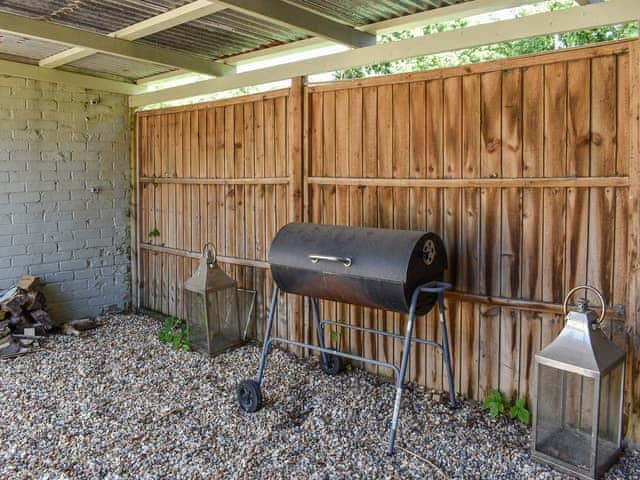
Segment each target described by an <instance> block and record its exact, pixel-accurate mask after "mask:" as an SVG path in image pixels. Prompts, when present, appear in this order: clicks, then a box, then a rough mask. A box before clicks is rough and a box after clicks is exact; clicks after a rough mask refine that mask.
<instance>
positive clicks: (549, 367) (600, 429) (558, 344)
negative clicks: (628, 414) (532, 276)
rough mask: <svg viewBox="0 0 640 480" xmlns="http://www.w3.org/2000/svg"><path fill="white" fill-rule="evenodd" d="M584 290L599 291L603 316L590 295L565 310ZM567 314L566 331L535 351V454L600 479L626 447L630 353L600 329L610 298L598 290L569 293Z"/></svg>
mask: <svg viewBox="0 0 640 480" xmlns="http://www.w3.org/2000/svg"><path fill="white" fill-rule="evenodd" d="M581 289H585V290H591V291H593V292H595V293H596V294H597V296H598V298H599V300H600V302H601V303H602V313H601V315H600V318H599V319H597V317H596V314H595V312H594V311H593V310H591V309H590V308H589V304H588V302H587V300H586V298H584V299H581V300H580V301H579V302H578V310H577V311H572V312H569V314H567V313H566V312H567V302H568V301H569V298H570V297H571V295H573V294H574V293H575V292H576V291H578V290H581ZM564 312H565V315H566V324H565V327H564V329H563V330H562V332H560V335H559V336H558V337H557V338H556V339H555V340H554V341H553V342H552V343H551V344H550V345H548V346H547V347H546V348H545V349H544V350H542V351H541V352H539V353H538V354H536V387H535V405H534V414H533V445H532V450H533V451H532V456H533V458H534V459H536V460H539V461H541V462H543V463H547V464H549V465H552V466H554V467H556V468H558V469H559V470H562V471H565V472H567V473H571V474H573V475H575V476H577V477H579V478H582V479H595V478H598V477H599V476H600V475H602V474H603V473H604V472H605V471H606V470H607V469H608V468H609V467H610V466H611V465H612V464H613V463H615V461H616V460H617V458H618V456H619V454H620V451H621V441H622V407H623V405H622V400H623V399H622V397H623V387H624V360H625V352H624V351H623V350H621V349H620V348H618V347H617V346H616V345H614V344H613V343H612V342H611V341H610V340H609V339H608V338H607V337H606V336H605V335H604V333H603V332H602V329H601V328H600V327H601V325H602V320H603V319H604V314H605V302H604V299H603V298H602V295H601V294H600V292H598V290H596V289H595V288H593V287H589V286H580V287H576V288H573V289H572V290H571V291H569V293H568V294H567V297H566V298H565V301H564Z"/></svg>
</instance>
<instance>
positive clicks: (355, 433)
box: [0, 315, 640, 479]
mask: <svg viewBox="0 0 640 480" xmlns="http://www.w3.org/2000/svg"><path fill="white" fill-rule="evenodd" d="M159 325H160V324H159V322H158V321H156V320H154V319H151V318H149V317H139V316H125V315H121V316H114V317H111V318H109V319H108V324H107V325H106V326H104V327H102V328H100V329H99V330H95V331H93V332H92V333H91V334H90V335H89V336H88V337H86V338H75V337H63V336H56V337H53V338H51V339H49V340H47V342H46V344H45V348H46V349H45V350H43V351H41V352H39V353H37V354H33V355H29V356H25V357H22V358H19V359H15V360H11V361H0V399H1V400H0V401H1V402H2V413H1V414H0V419H1V420H2V422H1V424H0V478H1V479H14V478H39V479H65V478H69V479H71V478H74V479H75V478H79V479H85V478H87V479H93V478H100V479H120V478H132V479H133V478H135V479H138V478H140V479H142V478H150V479H151V478H176V479H177V478H181V479H182V478H185V479H191V478H193V479H199V478H225V479H226V478H265V479H266V478H287V479H289V478H300V479H306V478H370V479H377V478H403V479H404V478H434V479H437V478H441V479H444V478H482V479H485V478H497V479H498V478H499V479H506V478H509V479H511V478H514V479H515V478H518V479H519V478H544V479H547V478H554V479H556V478H558V479H560V478H568V477H563V476H562V475H560V474H558V473H556V472H553V471H552V470H550V469H548V468H545V467H542V466H539V465H537V464H535V463H533V462H532V461H531V459H530V457H529V453H528V442H529V431H528V429H526V428H524V427H522V426H520V425H518V424H516V423H514V422H512V421H510V420H508V419H506V418H501V419H498V420H493V419H491V418H489V416H488V415H486V414H485V413H484V412H483V411H482V410H481V409H480V408H479V406H478V404H477V403H475V402H465V403H463V405H462V407H461V408H459V409H457V410H454V411H451V410H449V408H448V407H447V405H446V404H445V403H443V401H440V400H439V399H438V397H439V396H438V395H433V394H432V393H431V392H428V391H426V392H425V391H423V390H422V389H418V388H410V389H409V390H408V391H406V392H407V393H406V396H405V401H404V403H403V409H402V415H401V420H400V431H399V437H398V441H397V445H398V446H400V447H404V448H406V449H409V450H410V451H412V452H415V453H417V454H418V455H419V457H421V458H419V457H416V456H414V455H413V454H411V453H409V452H407V451H405V450H398V451H397V453H396V454H395V455H394V456H392V457H387V456H386V455H384V453H383V452H384V447H385V443H386V439H387V434H388V427H389V420H390V412H391V403H392V401H393V397H394V388H393V386H392V385H390V384H389V383H386V382H384V381H382V380H381V379H379V378H377V377H375V376H373V375H370V374H368V373H366V372H362V371H359V370H351V371H349V372H344V373H342V374H340V375H339V376H337V377H329V376H327V375H325V374H324V373H322V372H321V371H320V370H319V368H317V366H316V365H314V364H313V363H311V362H301V361H298V360H296V359H295V358H294V357H292V356H291V355H289V354H287V353H284V352H282V351H278V350H274V351H273V352H272V354H271V355H270V357H269V361H268V364H267V371H266V372H267V373H266V377H265V381H264V384H263V394H264V396H265V402H264V403H265V404H266V405H265V406H264V407H263V409H262V410H260V411H259V412H257V413H255V414H252V415H248V414H244V413H241V412H240V411H239V409H238V407H237V406H236V402H235V388H236V384H237V382H238V381H239V380H241V379H244V378H247V377H250V376H253V375H254V374H255V371H256V367H257V363H258V355H259V348H258V347H256V346H246V347H243V348H241V349H238V350H235V351H233V352H231V353H228V354H224V355H221V356H218V357H217V358H215V359H213V360H208V359H206V358H204V357H202V356H200V355H198V354H194V353H188V352H178V351H173V350H172V349H171V348H170V347H169V346H167V345H164V344H161V343H159V342H158V341H157V340H156V333H157V330H158V328H159ZM606 478H609V479H613V478H626V479H640V452H638V451H633V452H627V453H626V454H625V455H624V456H623V458H622V460H621V461H620V463H619V464H618V465H617V466H615V467H614V468H613V469H612V470H611V471H610V472H609V474H608V475H607V477H606Z"/></svg>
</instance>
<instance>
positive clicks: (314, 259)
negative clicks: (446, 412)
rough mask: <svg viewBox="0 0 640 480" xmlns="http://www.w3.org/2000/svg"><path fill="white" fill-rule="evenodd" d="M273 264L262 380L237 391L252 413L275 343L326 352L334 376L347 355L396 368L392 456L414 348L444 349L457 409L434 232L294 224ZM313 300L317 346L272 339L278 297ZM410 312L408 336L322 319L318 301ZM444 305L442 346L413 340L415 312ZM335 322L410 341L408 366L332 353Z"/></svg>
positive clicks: (442, 265)
mask: <svg viewBox="0 0 640 480" xmlns="http://www.w3.org/2000/svg"><path fill="white" fill-rule="evenodd" d="M269 264H270V266H271V273H272V275H273V280H274V282H275V284H276V288H275V289H274V294H273V297H272V300H271V308H270V310H269V317H268V322H267V330H266V332H265V339H264V346H263V350H262V355H261V358H260V366H259V369H258V377H257V379H256V380H255V381H254V380H245V381H243V382H242V383H241V384H240V386H239V387H238V401H239V404H240V406H241V408H242V409H243V410H245V411H248V412H253V411H256V410H257V409H258V408H259V407H260V402H261V392H260V384H261V382H262V378H263V374H264V366H265V362H266V356H267V354H268V350H269V346H270V345H271V343H273V342H274V341H277V342H280V343H285V344H289V345H295V346H299V347H302V348H310V349H313V350H317V351H320V354H321V358H320V360H321V361H320V366H321V367H322V369H323V370H324V371H325V372H327V373H329V374H336V373H338V372H339V371H340V368H341V362H340V357H342V358H348V359H351V360H357V361H363V362H368V363H373V364H376V365H379V366H383V367H387V368H390V369H392V370H393V371H394V373H395V374H396V387H397V394H396V402H395V407H394V411H393V419H392V426H391V436H390V440H389V446H388V450H387V451H388V452H389V453H392V451H393V444H394V440H395V434H396V429H397V422H398V415H399V408H400V399H401V395H402V386H403V380H404V376H405V373H406V366H407V360H408V356H409V350H410V348H411V343H412V342H416V343H422V344H426V345H431V346H435V347H437V348H440V350H441V351H442V354H443V360H444V363H445V365H446V368H447V374H448V376H449V391H450V399H451V405H452V406H455V404H456V403H455V395H454V393H453V392H454V391H453V373H452V369H451V363H450V356H449V349H448V340H447V329H446V322H445V317H444V300H443V293H444V291H445V290H447V289H448V288H450V285H449V284H447V283H443V282H442V278H443V275H444V271H445V270H446V268H447V254H446V249H445V246H444V243H443V242H442V239H441V238H440V237H439V236H438V235H436V234H435V233H426V232H419V231H410V230H391V229H383V228H361V227H348V226H337V225H320V224H313V223H290V224H288V225H285V226H284V227H282V228H281V229H280V230H279V231H278V233H277V234H276V236H275V238H274V239H273V242H272V243H271V249H270V251H269ZM280 290H282V291H284V292H287V293H293V294H297V295H302V296H305V297H308V298H309V299H310V303H311V308H312V313H313V317H314V320H315V323H316V329H317V333H318V343H319V346H317V345H310V344H304V343H300V342H296V341H293V340H290V339H285V338H278V337H271V327H272V324H273V318H274V312H275V309H276V308H277V296H278V292H279V291H280ZM318 298H321V299H326V300H335V301H338V302H344V303H350V304H355V305H362V306H365V307H372V308H379V309H383V310H389V311H393V312H400V313H407V314H409V319H408V321H407V329H406V333H405V334H404V335H399V334H396V333H393V332H387V331H383V330H377V329H371V328H365V327H359V326H354V325H350V324H345V323H342V322H334V321H330V320H321V319H320V317H319V312H318V305H317V301H316V299H318ZM435 304H438V307H439V314H440V322H441V329H442V330H441V331H442V343H438V342H435V341H432V340H426V339H419V338H412V335H413V324H414V320H415V316H416V315H423V314H425V313H427V312H429V310H431V309H432V308H433V306H434V305H435ZM325 325H335V326H340V327H344V328H350V329H355V330H360V331H364V332H368V333H373V334H377V335H383V336H388V337H393V338H398V339H403V340H404V348H403V355H402V363H401V365H400V369H398V367H397V366H396V365H393V364H389V363H387V362H382V361H379V360H376V359H369V358H365V357H360V356H357V355H352V354H350V353H346V352H340V351H337V350H333V349H329V348H327V347H325V345H324V326H325Z"/></svg>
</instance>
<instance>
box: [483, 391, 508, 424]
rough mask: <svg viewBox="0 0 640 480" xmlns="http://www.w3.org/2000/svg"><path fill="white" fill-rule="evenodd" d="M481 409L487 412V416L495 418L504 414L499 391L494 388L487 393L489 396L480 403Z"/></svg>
mask: <svg viewBox="0 0 640 480" xmlns="http://www.w3.org/2000/svg"><path fill="white" fill-rule="evenodd" d="M482 408H484V409H485V410H489V415H491V416H492V417H493V418H496V417H497V416H498V415H500V414H501V413H503V412H504V401H503V399H502V393H500V390H498V389H496V388H494V389H492V390H491V392H489V396H488V397H487V398H485V399H484V401H483V402H482Z"/></svg>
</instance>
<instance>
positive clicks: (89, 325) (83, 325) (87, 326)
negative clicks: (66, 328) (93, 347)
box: [67, 318, 103, 332]
mask: <svg viewBox="0 0 640 480" xmlns="http://www.w3.org/2000/svg"><path fill="white" fill-rule="evenodd" d="M67 325H70V326H71V327H73V328H75V329H76V330H79V331H81V332H84V331H85V330H92V329H94V328H98V327H101V326H102V325H103V323H102V322H99V321H97V320H94V319H93V318H81V319H79V320H73V321H71V322H69V323H67Z"/></svg>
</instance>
